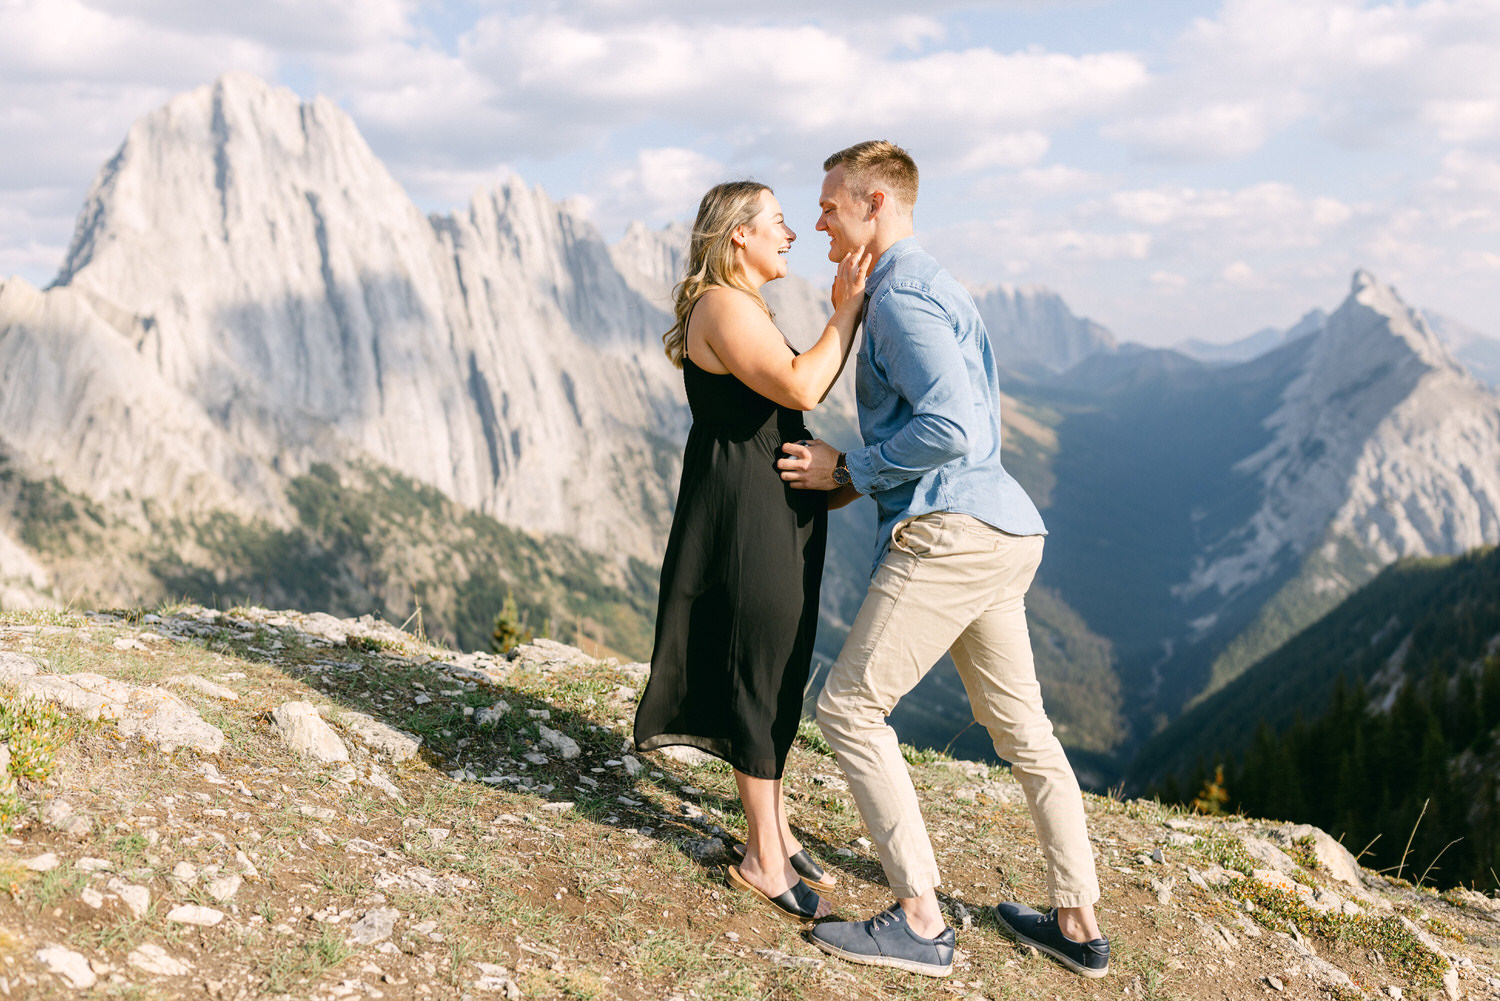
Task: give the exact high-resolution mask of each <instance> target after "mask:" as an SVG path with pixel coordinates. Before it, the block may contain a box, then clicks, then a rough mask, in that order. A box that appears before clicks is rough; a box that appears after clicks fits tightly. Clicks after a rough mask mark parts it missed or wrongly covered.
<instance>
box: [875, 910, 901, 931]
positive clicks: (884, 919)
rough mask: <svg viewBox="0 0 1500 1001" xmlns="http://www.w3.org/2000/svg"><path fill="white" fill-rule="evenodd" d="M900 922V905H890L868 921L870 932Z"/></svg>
mask: <svg viewBox="0 0 1500 1001" xmlns="http://www.w3.org/2000/svg"><path fill="white" fill-rule="evenodd" d="M900 920H901V905H900V904H892V905H891V906H889V907H887V908H886V909H885V910H883V911H881V912H880V913H879V914H877V915H875V916H874V917H873V918H871V919H870V930H871V931H874V930H875V929H878V928H884V927H885V926H886V925H891V924H895V923H896V922H897V921H900Z"/></svg>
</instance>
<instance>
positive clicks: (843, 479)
mask: <svg viewBox="0 0 1500 1001" xmlns="http://www.w3.org/2000/svg"><path fill="white" fill-rule="evenodd" d="M833 482H835V483H837V484H838V485H839V486H841V487H844V486H848V485H849V484H850V483H852V482H853V478H852V477H850V475H849V457H848V454H847V453H845V452H840V453H839V462H838V465H836V466H834V467H833Z"/></svg>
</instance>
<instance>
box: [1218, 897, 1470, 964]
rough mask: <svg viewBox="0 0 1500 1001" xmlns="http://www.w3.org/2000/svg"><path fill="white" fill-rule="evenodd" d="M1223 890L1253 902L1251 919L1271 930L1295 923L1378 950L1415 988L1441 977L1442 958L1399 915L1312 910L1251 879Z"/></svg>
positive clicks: (1305, 929)
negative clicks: (1380, 915)
mask: <svg viewBox="0 0 1500 1001" xmlns="http://www.w3.org/2000/svg"><path fill="white" fill-rule="evenodd" d="M1226 892H1228V894H1229V895H1230V896H1232V897H1234V898H1235V899H1236V900H1248V901H1251V902H1253V903H1254V904H1255V905H1256V906H1255V910H1254V911H1253V912H1252V913H1253V914H1254V916H1255V918H1256V920H1257V921H1259V922H1260V923H1261V924H1263V925H1265V926H1266V927H1268V928H1270V929H1272V930H1273V931H1282V932H1288V933H1290V932H1291V931H1292V929H1293V928H1296V929H1297V930H1300V931H1302V932H1303V933H1305V934H1315V935H1319V936H1321V937H1323V938H1326V939H1329V940H1330V941H1333V942H1338V943H1344V944H1348V945H1354V946H1358V947H1360V948H1364V949H1375V950H1378V951H1379V952H1380V953H1381V954H1382V955H1383V956H1385V959H1386V962H1387V963H1388V964H1389V965H1390V966H1391V967H1393V968H1394V969H1396V970H1397V971H1399V972H1400V973H1401V975H1402V976H1404V977H1405V978H1406V979H1407V981H1408V982H1409V983H1411V985H1412V986H1413V987H1415V988H1417V989H1419V990H1423V991H1430V990H1434V989H1436V988H1438V987H1439V986H1440V985H1441V983H1442V977H1443V971H1444V970H1446V969H1447V967H1448V961H1447V959H1445V958H1444V957H1442V956H1439V955H1438V954H1437V953H1435V952H1433V951H1432V950H1431V949H1429V948H1427V946H1425V945H1423V944H1422V942H1421V940H1420V939H1418V938H1417V937H1416V936H1415V935H1414V934H1412V932H1411V931H1410V930H1409V929H1408V928H1407V927H1406V926H1405V925H1404V924H1402V922H1401V919H1400V918H1396V917H1381V918H1375V917H1369V916H1366V915H1363V914H1336V913H1332V912H1328V911H1318V910H1314V909H1312V908H1311V907H1308V906H1307V905H1306V904H1305V903H1303V902H1302V900H1301V899H1300V898H1298V897H1297V896H1295V895H1293V894H1291V893H1288V892H1286V891H1285V890H1280V889H1277V888H1275V887H1271V886H1267V885H1266V884H1264V883H1262V882H1260V881H1259V880H1255V879H1236V880H1233V881H1232V882H1230V883H1229V884H1228V886H1227V887H1226Z"/></svg>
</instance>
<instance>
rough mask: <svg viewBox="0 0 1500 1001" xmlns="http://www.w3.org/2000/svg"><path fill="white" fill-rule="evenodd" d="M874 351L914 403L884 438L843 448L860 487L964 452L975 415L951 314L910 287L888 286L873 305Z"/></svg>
mask: <svg viewBox="0 0 1500 1001" xmlns="http://www.w3.org/2000/svg"><path fill="white" fill-rule="evenodd" d="M876 311H877V315H876V317H875V319H876V322H877V324H878V327H879V330H880V332H881V336H880V337H879V343H878V347H875V346H874V345H875V342H874V341H872V349H873V350H874V351H875V352H876V354H877V356H878V361H879V363H880V367H881V369H882V370H883V372H884V375H885V378H886V381H887V382H888V383H889V384H890V386H891V388H892V389H893V390H895V392H896V393H897V394H899V395H900V397H901V398H902V399H903V400H905V401H906V403H907V404H908V405H909V406H910V407H911V418H910V420H908V421H907V422H906V423H905V424H904V425H903V426H902V427H901V428H899V429H898V430H897V431H896V433H895V434H893V435H892V436H891V437H890V438H888V439H886V440H885V441H883V442H877V443H875V444H873V445H870V446H867V447H865V448H861V449H857V450H855V451H853V452H850V453H848V456H847V460H846V461H847V463H848V466H849V478H850V479H851V480H852V481H853V483H854V486H855V488H856V489H858V490H859V491H860V493H865V494H869V493H877V492H879V491H881V490H889V489H890V488H892V487H894V486H897V485H899V484H901V483H905V482H906V481H908V480H914V479H917V478H918V477H920V476H922V475H923V474H924V473H927V472H929V471H931V470H933V469H936V468H937V467H939V466H941V465H944V464H946V463H949V462H952V461H953V460H954V459H957V458H960V457H962V456H964V455H967V454H968V452H969V442H970V440H971V428H972V424H973V421H974V401H973V392H972V390H971V388H970V385H969V375H968V369H967V367H966V366H965V365H964V359H963V354H962V353H961V352H960V350H959V346H958V340H957V337H956V336H955V334H954V331H953V321H952V319H951V318H950V317H949V316H948V313H947V312H946V311H945V310H944V309H943V308H942V307H941V306H939V305H938V303H937V302H936V301H934V300H933V298H932V297H931V296H929V295H927V294H926V293H924V292H923V291H921V290H919V289H915V288H903V287H897V288H893V289H891V290H890V291H889V292H887V293H886V294H885V295H884V296H882V297H881V301H880V302H879V303H877V304H876Z"/></svg>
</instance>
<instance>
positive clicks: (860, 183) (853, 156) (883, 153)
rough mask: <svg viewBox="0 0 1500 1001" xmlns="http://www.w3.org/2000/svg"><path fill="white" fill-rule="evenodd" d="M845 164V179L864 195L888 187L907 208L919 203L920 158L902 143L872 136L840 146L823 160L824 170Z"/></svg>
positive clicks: (851, 188) (851, 190)
mask: <svg viewBox="0 0 1500 1001" xmlns="http://www.w3.org/2000/svg"><path fill="white" fill-rule="evenodd" d="M839 164H843V165H844V183H845V184H846V185H847V186H848V188H849V190H850V192H852V193H854V194H856V195H859V196H860V197H864V196H865V195H868V194H869V193H870V192H872V191H874V190H875V189H876V188H881V189H883V190H886V191H889V192H890V193H891V194H893V195H895V196H896V197H897V198H898V199H900V200H901V202H902V203H903V204H905V206H906V207H907V208H912V207H913V206H915V205H916V204H917V162H916V161H915V160H913V159H912V158H911V154H910V153H908V152H906V150H904V149H902V148H901V147H900V146H897V145H896V144H895V143H893V142H888V141H887V140H885V139H871V140H869V141H867V142H862V143H855V144H854V145H853V146H850V147H849V148H848V149H841V150H839V151H838V152H837V153H835V154H833V155H832V156H830V157H829V158H828V159H826V160H824V161H823V172H824V173H825V174H826V173H827V172H828V171H830V170H832V169H833V168H834V167H837V166H838V165H839Z"/></svg>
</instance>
